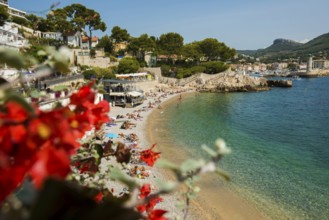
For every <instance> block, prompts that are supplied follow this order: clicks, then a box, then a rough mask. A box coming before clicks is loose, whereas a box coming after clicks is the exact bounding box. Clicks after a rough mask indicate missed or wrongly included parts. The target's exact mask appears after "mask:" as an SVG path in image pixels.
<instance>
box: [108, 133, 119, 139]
mask: <svg viewBox="0 0 329 220" xmlns="http://www.w3.org/2000/svg"><path fill="white" fill-rule="evenodd" d="M105 136H106V137H108V138H117V137H118V135H117V134H113V133H108V134H106V135H105Z"/></svg>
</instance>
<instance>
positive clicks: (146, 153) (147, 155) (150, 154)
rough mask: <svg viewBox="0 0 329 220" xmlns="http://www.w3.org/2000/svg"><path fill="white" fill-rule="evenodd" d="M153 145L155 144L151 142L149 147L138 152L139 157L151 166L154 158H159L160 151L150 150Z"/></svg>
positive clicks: (154, 160)
mask: <svg viewBox="0 0 329 220" xmlns="http://www.w3.org/2000/svg"><path fill="white" fill-rule="evenodd" d="M154 147H155V144H153V145H152V147H151V148H150V149H147V150H143V151H141V152H140V159H141V160H142V161H144V162H145V163H146V164H147V165H149V166H151V167H153V165H154V163H155V162H156V160H157V159H159V158H160V152H154V151H152V149H153V148H154Z"/></svg>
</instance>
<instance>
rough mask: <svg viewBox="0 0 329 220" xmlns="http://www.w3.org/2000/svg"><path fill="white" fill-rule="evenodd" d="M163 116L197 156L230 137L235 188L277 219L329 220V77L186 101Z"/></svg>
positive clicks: (227, 161) (226, 165)
mask: <svg viewBox="0 0 329 220" xmlns="http://www.w3.org/2000/svg"><path fill="white" fill-rule="evenodd" d="M162 117H164V119H165V120H162V122H163V125H162V126H163V127H164V128H165V129H167V131H169V135H170V137H171V138H173V139H174V140H175V141H177V143H179V145H183V146H186V150H187V151H189V152H191V153H192V155H195V156H198V155H199V154H200V152H201V151H202V150H201V149H200V146H201V144H207V145H208V146H212V145H213V143H214V141H215V140H216V139H217V138H218V137H221V138H223V139H224V140H225V141H226V142H227V144H228V146H229V147H231V148H232V150H233V152H232V154H231V155H229V156H227V157H225V158H224V159H223V161H222V164H221V166H222V167H223V169H224V170H226V171H228V172H229V173H230V176H231V177H232V182H231V183H230V185H231V187H232V188H233V189H234V190H237V191H238V192H239V193H241V194H242V195H243V196H245V197H246V198H247V199H248V200H251V201H253V202H254V203H255V204H256V206H257V207H258V208H259V209H260V210H261V211H262V212H265V213H266V214H267V215H269V216H270V217H271V218H272V219H329V77H324V78H315V79H302V80H298V81H294V82H293V87H292V88H289V89H282V88H274V89H272V90H271V91H267V92H255V93H229V94H200V95H197V96H190V97H184V98H183V101H182V102H181V103H180V104H178V105H176V104H174V105H171V106H169V107H168V108H167V109H166V110H165V112H164V113H163V115H162ZM283 213H284V214H283Z"/></svg>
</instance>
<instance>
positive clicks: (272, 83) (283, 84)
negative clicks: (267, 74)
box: [267, 80, 292, 87]
mask: <svg viewBox="0 0 329 220" xmlns="http://www.w3.org/2000/svg"><path fill="white" fill-rule="evenodd" d="M267 85H268V86H270V87H292V81H291V80H267Z"/></svg>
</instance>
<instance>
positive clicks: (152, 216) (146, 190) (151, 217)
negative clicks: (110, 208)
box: [136, 184, 167, 220]
mask: <svg viewBox="0 0 329 220" xmlns="http://www.w3.org/2000/svg"><path fill="white" fill-rule="evenodd" d="M150 193H151V185H150V184H144V185H143V186H142V187H141V188H140V191H139V198H140V199H145V198H146V197H147V196H149V195H150ZM162 201H163V199H162V198H161V197H159V196H155V197H154V198H152V199H150V200H149V201H148V202H147V203H146V204H142V205H138V206H137V207H136V209H137V210H138V211H139V212H140V213H144V212H146V214H147V219H148V220H166V218H165V217H163V215H164V214H165V213H166V212H167V211H165V210H161V209H158V210H154V207H155V206H156V204H158V203H159V202H162Z"/></svg>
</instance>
